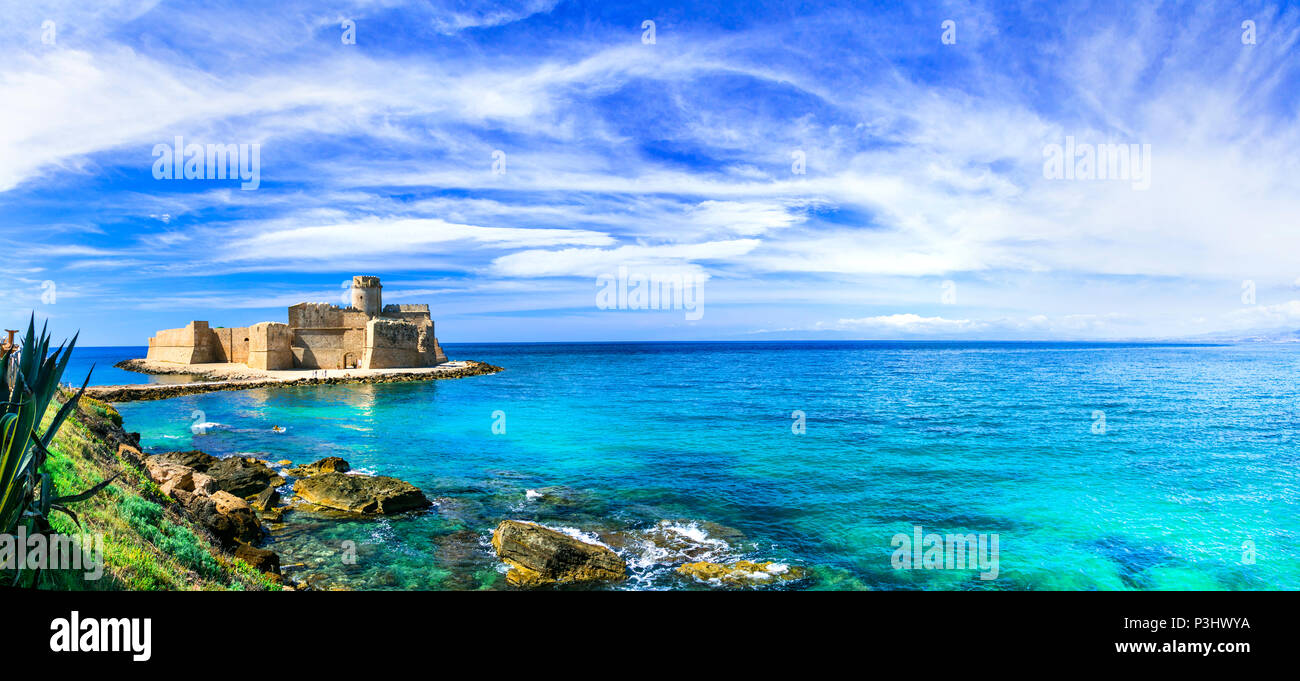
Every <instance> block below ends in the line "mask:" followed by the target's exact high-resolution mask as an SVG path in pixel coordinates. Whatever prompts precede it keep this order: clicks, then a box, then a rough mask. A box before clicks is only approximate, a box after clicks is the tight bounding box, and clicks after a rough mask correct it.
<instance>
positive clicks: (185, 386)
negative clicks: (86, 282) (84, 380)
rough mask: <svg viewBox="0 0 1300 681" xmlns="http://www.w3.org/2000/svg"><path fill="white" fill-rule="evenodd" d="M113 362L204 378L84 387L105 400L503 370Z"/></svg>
mask: <svg viewBox="0 0 1300 681" xmlns="http://www.w3.org/2000/svg"><path fill="white" fill-rule="evenodd" d="M114 366H115V367H117V368H119V369H125V370H127V371H137V372H140V373H143V374H164V375H165V374H184V375H189V376H197V377H200V378H202V379H206V380H200V381H194V382H191V383H140V384H129V385H98V386H92V387H89V388H86V395H88V396H90V397H93V398H95V399H98V400H103V401H105V402H133V401H136V400H161V399H166V398H169V397H176V396H179V395H193V394H196V393H207V392H217V391H220V390H249V389H252V388H266V387H276V386H286V385H294V386H301V385H335V384H344V383H403V382H408V381H434V380H440V379H448V378H464V377H467V376H480V375H483V374H494V373H497V372H498V371H503V369H502V367H498V366H493V365H491V364H487V363H486V362H475V361H458V362H446V363H444V364H439V365H438V366H436V367H419V368H408V369H329V370H321V369H287V370H281V371H266V370H262V369H250V368H248V367H247V366H245V365H243V364H233V363H222V364H189V365H180V364H170V363H167V362H151V361H149V360H143V359H128V360H124V361H122V362H118V363H117V364H115V365H114Z"/></svg>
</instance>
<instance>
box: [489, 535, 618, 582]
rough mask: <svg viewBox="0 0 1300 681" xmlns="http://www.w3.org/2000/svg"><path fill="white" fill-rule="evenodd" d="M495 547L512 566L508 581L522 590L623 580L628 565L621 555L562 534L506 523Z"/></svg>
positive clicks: (499, 554)
mask: <svg viewBox="0 0 1300 681" xmlns="http://www.w3.org/2000/svg"><path fill="white" fill-rule="evenodd" d="M492 547H493V548H494V549H496V552H497V556H498V557H499V558H501V560H503V561H505V563H506V565H508V566H510V571H509V572H508V573H506V582H507V583H509V584H511V585H514V586H519V587H532V586H541V585H545V584H566V583H573V582H598V581H621V580H623V579H626V578H627V565H626V564H625V563H624V562H623V559H622V558H619V556H618V554H616V553H614V552H613V551H611V550H609V549H608V548H606V547H604V546H600V545H598V544H591V543H588V542H584V541H580V540H578V539H574V538H573V537H570V536H568V535H566V534H564V533H562V532H557V531H555V530H552V529H549V528H546V527H542V526H541V525H534V524H532V523H525V522H521V521H518V520H505V521H502V522H501V524H500V525H498V526H497V529H496V531H495V532H493V533H492Z"/></svg>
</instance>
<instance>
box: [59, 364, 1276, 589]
mask: <svg viewBox="0 0 1300 681" xmlns="http://www.w3.org/2000/svg"><path fill="white" fill-rule="evenodd" d="M142 351H143V350H142V349H139V348H136V349H131V348H116V349H94V348H92V349H88V350H85V351H83V356H79V357H77V362H78V363H79V365H78V366H84V364H86V363H88V362H89V361H90V359H91V358H92V357H93V356H95V355H96V353H101V355H102V357H99V358H97V359H96V361H99V362H100V366H101V367H104V366H108V365H111V363H112V361H116V359H121V358H124V357H128V356H139V355H140V354H142ZM447 353H448V355H449V356H451V357H452V358H453V359H477V360H483V361H487V362H491V363H493V364H497V365H501V366H504V367H505V368H506V371H504V372H502V373H500V374H496V375H492V376H479V377H473V378H467V379H460V380H446V381H435V382H429V383H405V384H391V385H351V386H328V387H315V388H283V389H270V390H250V391H241V392H219V393H209V394H204V395H193V396H186V397H181V398H175V399H170V400H163V401H157V402H136V403H129V404H123V405H120V407H121V411H122V414H123V416H124V417H125V420H126V426H127V428H128V430H134V431H139V432H140V433H141V434H142V437H143V444H144V446H145V447H146V448H147V449H149V450H151V451H167V450H172V449H189V448H199V449H203V450H205V451H207V452H209V453H211V454H214V455H218V456H224V455H231V454H235V453H248V454H254V455H256V456H259V457H261V458H264V459H267V460H271V461H275V460H279V459H290V460H292V461H294V462H295V463H303V462H309V461H313V460H316V459H319V458H321V457H324V456H341V457H343V458H345V459H347V460H348V461H349V462H351V464H352V465H353V467H354V469H360V470H362V471H365V472H372V473H378V474H383V475H393V476H396V477H399V478H402V479H405V480H408V481H410V482H412V483H414V484H415V485H417V486H419V487H420V488H421V489H423V490H424V491H425V493H426V494H427V495H428V496H429V497H430V498H434V499H437V501H438V505H437V506H436V507H435V508H434V509H432V510H430V511H428V512H426V513H420V514H416V515H408V516H403V517H395V518H387V519H380V520H364V521H355V520H335V519H326V518H313V517H310V516H307V515H305V514H290V516H289V518H290V522H289V523H288V524H287V525H286V526H285V527H283V528H280V529H278V530H277V532H276V534H275V537H274V539H273V542H272V548H275V549H276V550H277V551H280V552H281V554H282V556H283V560H284V562H285V563H286V564H294V563H302V564H303V567H302V568H291V569H290V572H292V571H293V570H298V571H299V574H298V576H299V577H302V576H304V575H308V574H315V575H318V577H315V578H314V579H320V580H322V583H323V584H328V585H337V586H348V587H352V588H397V589H438V588H456V589H465V588H503V587H504V584H503V580H502V579H501V573H500V568H499V564H498V561H496V560H495V558H494V557H493V555H492V554H491V552H490V550H489V549H488V548H487V544H486V541H487V538H488V537H489V536H490V534H491V531H492V529H493V527H495V525H496V524H497V523H498V522H499V521H500V520H502V519H506V518H518V519H525V520H535V521H539V522H542V523H544V524H546V525H549V526H552V527H557V528H566V529H567V530H568V531H571V532H582V533H585V534H586V536H588V537H593V538H598V539H600V540H602V541H604V542H605V543H607V544H609V545H611V546H613V547H614V548H616V549H617V550H619V551H620V552H621V553H622V554H623V555H624V557H625V558H626V559H627V560H628V562H629V565H630V566H631V569H632V575H633V578H632V579H631V580H629V582H628V583H627V584H625V585H622V586H619V587H615V588H643V589H649V588H664V589H681V588H703V587H702V585H699V584H696V583H694V582H692V581H690V580H689V579H687V578H684V577H681V576H679V575H677V574H675V573H674V571H673V567H675V566H676V565H678V564H680V563H681V562H682V561H684V560H686V559H687V558H688V557H694V558H701V557H702V558H706V559H710V560H719V561H722V562H728V561H732V560H735V559H738V558H748V559H752V560H762V561H766V560H775V561H779V562H781V563H785V564H790V565H799V566H803V567H806V568H807V569H809V570H810V572H811V574H812V577H811V578H810V579H806V580H803V581H801V582H798V583H794V584H792V585H789V586H787V587H786V588H808V589H861V588H872V589H1295V588H1300V561H1298V560H1297V558H1298V557H1300V545H1298V538H1300V519H1297V515H1296V510H1297V508H1296V504H1297V499H1298V498H1300V497H1298V494H1297V482H1298V476H1297V463H1300V462H1298V459H1300V457H1298V456H1297V450H1296V444H1297V437H1296V435H1297V432H1298V426H1300V411H1298V410H1297V405H1298V403H1297V398H1298V397H1300V390H1298V386H1297V380H1296V377H1297V375H1298V369H1300V347H1296V346H1291V345H1234V346H1154V345H1117V344H1073V343H890V342H862V343H793V342H792V343H647V344H543V345H448V346H447ZM110 360H111V361H110ZM81 373H84V370H83V371H82V372H81ZM97 373H98V370H97ZM79 375H80V373H79V372H78V371H77V370H76V368H75V367H74V369H73V370H72V373H71V374H70V376H79ZM140 378H141V377H139V376H138V375H135V374H129V375H128V377H127V378H125V379H124V378H123V377H122V376H118V375H111V376H108V377H106V378H105V379H104V380H96V381H95V382H96V383H120V382H124V380H125V381H130V380H136V381H137V382H138V380H139V379H140ZM795 411H802V412H803V413H804V415H805V419H806V432H805V433H803V434H796V433H794V432H792V425H793V424H794V423H795V421H796V419H794V418H792V413H793V412H795ZM494 412H500V413H501V414H504V429H505V432H504V433H494V432H493V424H494V423H498V424H499V423H501V414H498V415H497V416H496V417H494ZM1099 412H1100V413H1099ZM1101 414H1104V432H1102V430H1103V429H1102V427H1101V425H1102V424H1101ZM196 422H209V423H215V424H219V425H216V426H213V427H211V428H210V429H209V430H207V432H206V433H205V434H201V435H199V434H194V433H192V432H191V425H192V424H194V423H196ZM276 425H280V426H284V427H286V428H287V432H284V433H275V432H273V431H272V430H271V428H272V426H276ZM530 491H531V493H530ZM916 525H920V526H922V527H923V528H924V531H925V532H926V533H929V532H937V533H944V534H947V533H954V534H955V533H962V534H965V533H976V534H987V535H991V534H996V535H997V536H998V538H999V574H998V577H997V579H994V580H981V579H980V578H979V576H978V574H977V571H976V570H973V569H967V570H897V569H894V568H893V567H892V566H891V555H892V554H893V552H894V550H895V547H894V546H893V545H892V544H891V539H892V538H893V537H894V535H896V534H906V535H909V536H910V535H911V534H912V532H913V527H914V526H916ZM1251 549H1253V555H1252V554H1251ZM353 550H354V551H353ZM353 557H355V560H354V561H353V560H352V558H353ZM350 561H351V562H350Z"/></svg>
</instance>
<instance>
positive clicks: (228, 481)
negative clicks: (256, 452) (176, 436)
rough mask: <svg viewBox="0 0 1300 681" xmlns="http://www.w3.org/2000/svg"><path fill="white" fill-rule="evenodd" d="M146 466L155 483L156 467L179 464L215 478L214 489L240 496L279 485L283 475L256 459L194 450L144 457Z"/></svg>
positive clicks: (156, 480)
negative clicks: (277, 473) (221, 456)
mask: <svg viewBox="0 0 1300 681" xmlns="http://www.w3.org/2000/svg"><path fill="white" fill-rule="evenodd" d="M145 465H146V467H148V469H149V475H150V477H152V478H154V482H158V478H157V476H155V475H154V470H155V468H157V469H159V470H162V469H166V468H169V467H175V466H180V467H182V468H189V469H192V470H194V471H196V472H198V473H203V474H205V475H207V476H208V477H210V478H212V480H213V481H215V483H216V486H217V489H220V490H224V491H226V492H230V493H231V494H234V495H235V496H239V497H247V496H251V495H254V494H257V493H259V492H261V491H262V490H264V489H266V488H267V487H278V486H280V485H283V484H284V478H282V477H280V476H279V475H276V473H275V471H274V470H271V468H270V467H268V466H267V465H266V464H264V463H262V462H261V461H258V460H257V459H253V458H245V457H239V456H232V457H228V458H225V459H218V458H217V457H215V456H211V455H209V454H206V453H204V452H200V451H197V450H195V451H188V452H166V453H163V454H155V455H153V456H150V457H149V458H148V459H147V460H146V462H145ZM158 484H159V486H162V484H163V483H161V482H158Z"/></svg>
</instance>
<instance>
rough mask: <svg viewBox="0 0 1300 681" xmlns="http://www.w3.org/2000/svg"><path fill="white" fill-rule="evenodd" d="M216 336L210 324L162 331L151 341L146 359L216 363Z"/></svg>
mask: <svg viewBox="0 0 1300 681" xmlns="http://www.w3.org/2000/svg"><path fill="white" fill-rule="evenodd" d="M216 344H217V341H216V336H215V335H214V334H213V333H212V330H211V329H209V328H208V323H207V322H203V321H193V322H190V323H189V324H186V325H185V326H183V327H181V328H179V329H162V330H160V331H159V332H158V333H156V334H154V337H153V338H150V339H149V352H148V354H147V355H146V356H145V357H146V359H150V360H154V361H158V362H173V363H175V364H207V363H209V362H214V361H217V360H214V359H213V357H214V356H215V355H216V354H217V351H214V350H213V346H214V345H216Z"/></svg>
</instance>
